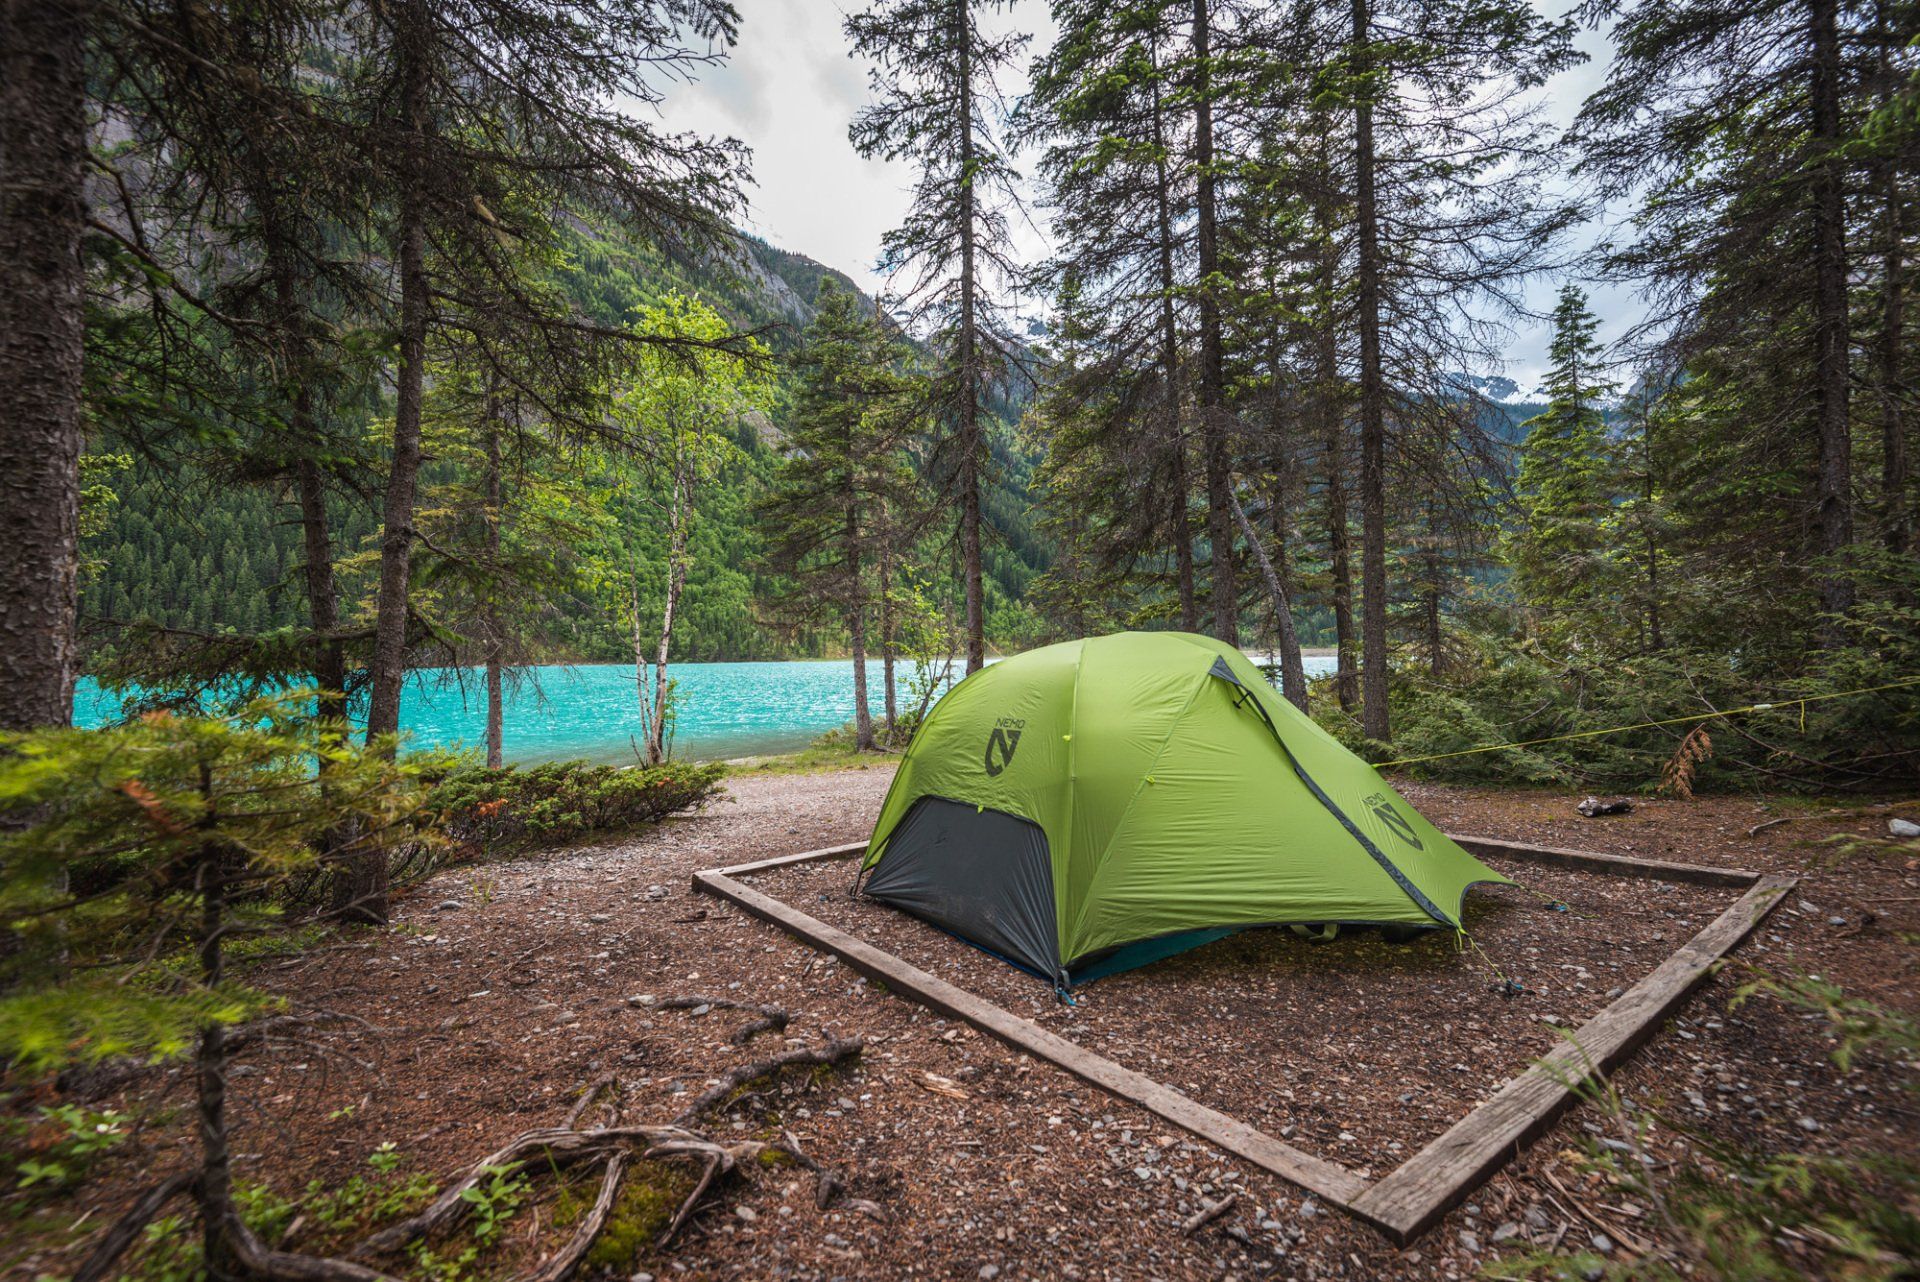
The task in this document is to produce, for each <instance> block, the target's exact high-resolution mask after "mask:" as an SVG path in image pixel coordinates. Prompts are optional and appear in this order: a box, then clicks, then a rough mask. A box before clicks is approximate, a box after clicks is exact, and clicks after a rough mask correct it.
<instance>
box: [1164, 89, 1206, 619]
mask: <svg viewBox="0 0 1920 1282" xmlns="http://www.w3.org/2000/svg"><path fill="white" fill-rule="evenodd" d="M1153 145H1154V151H1155V161H1154V198H1155V202H1156V207H1157V211H1158V219H1159V225H1158V226H1157V227H1156V228H1155V234H1156V236H1157V237H1158V239H1159V242H1160V245H1159V248H1160V381H1161V385H1162V388H1163V395H1164V396H1165V398H1166V416H1167V423H1166V427H1167V448H1168V451H1169V455H1168V457H1169V461H1170V462H1171V463H1172V473H1173V475H1172V489H1173V502H1172V503H1171V504H1170V505H1169V511H1168V514H1167V520H1168V525H1169V526H1170V529H1169V533H1170V534H1171V536H1172V539H1173V569H1174V580H1175V583H1176V585H1177V587H1178V590H1179V594H1180V630H1181V631H1182V632H1198V631H1199V630H1200V607H1199V605H1198V603H1197V602H1196V601H1195V600H1194V596H1193V531H1192V530H1191V529H1190V528H1189V527H1188V524H1187V500H1188V497H1189V496H1188V493H1187V487H1188V485H1189V482H1188V480H1187V439H1186V435H1185V433H1183V432H1182V431H1181V430H1180V327H1179V322H1178V321H1177V319H1176V318H1175V316H1174V311H1173V300H1174V296H1175V294H1176V293H1177V292H1178V290H1179V288H1180V284H1179V281H1178V279H1177V278H1176V277H1175V276H1174V273H1173V191H1172V184H1171V181H1170V180H1169V179H1168V177H1167V141H1166V117H1165V114H1164V113H1163V112H1162V111H1161V108H1160V82H1159V80H1158V79H1157V78H1156V79H1155V80H1154V82H1153Z"/></svg>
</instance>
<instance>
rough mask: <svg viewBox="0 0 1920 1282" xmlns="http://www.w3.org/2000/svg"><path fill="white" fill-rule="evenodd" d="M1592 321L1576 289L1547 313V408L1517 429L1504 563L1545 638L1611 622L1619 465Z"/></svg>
mask: <svg viewBox="0 0 1920 1282" xmlns="http://www.w3.org/2000/svg"><path fill="white" fill-rule="evenodd" d="M1597 326H1598V322H1597V321H1596V320H1595V319H1594V316H1593V313H1592V312H1591V311H1589V310H1588V308H1587V297H1586V294H1585V292H1584V291H1583V290H1581V288H1580V287H1579V286H1578V285H1572V284H1569V285H1565V286H1563V287H1562V288H1561V290H1560V300H1559V303H1558V305H1557V306H1556V307H1555V308H1554V312H1553V340H1552V344H1551V346H1550V348H1549V356H1550V359H1551V361H1552V365H1551V367H1550V368H1549V370H1548V373H1547V378H1546V385H1545V391H1546V393H1547V396H1548V403H1547V408H1546V410H1545V411H1544V412H1542V413H1540V414H1538V415H1535V416H1534V417H1533V418H1530V419H1528V420H1527V422H1526V423H1525V424H1524V426H1525V428H1526V433H1527V435H1526V439H1525V440H1524V441H1523V442H1522V443H1521V447H1520V468H1519V475H1518V478H1517V480H1516V483H1515V494H1516V500H1517V502H1518V505H1519V523H1518V526H1517V528H1516V529H1515V530H1514V531H1513V533H1512V535H1511V536H1510V539H1509V548H1508V554H1507V559H1508V561H1509V563H1510V564H1511V565H1512V566H1513V572H1514V587H1515V589H1516V591H1517V592H1518V593H1519V595H1520V598H1521V600H1522V601H1523V602H1524V603H1525V604H1526V605H1527V606H1528V607H1529V608H1530V609H1531V610H1532V611H1534V612H1535V613H1536V614H1537V615H1539V616H1542V618H1543V620H1544V625H1545V626H1544V628H1543V630H1544V631H1547V632H1549V633H1551V634H1555V635H1560V636H1568V637H1570V638H1572V639H1575V640H1578V639H1580V638H1581V637H1582V636H1583V635H1584V636H1585V638H1586V639H1587V641H1588V643H1589V644H1591V642H1592V641H1593V640H1594V639H1595V638H1594V635H1593V634H1594V630H1595V628H1596V626H1608V625H1613V624H1616V623H1617V620H1618V613H1619V606H1620V604H1621V601H1620V584H1619V583H1618V582H1617V579H1618V573H1617V572H1618V570H1619V562H1618V559H1617V558H1618V552H1617V549H1616V548H1615V547H1614V546H1613V544H1614V539H1613V531H1612V530H1611V529H1610V528H1609V522H1608V518H1609V517H1610V516H1611V514H1612V512H1613V508H1614V505H1615V503H1616V502H1617V501H1618V500H1619V498H1620V497H1621V496H1620V495H1619V494H1618V493H1617V490H1616V487H1617V485H1618V480H1619V477H1620V475H1621V467H1620V459H1619V457H1618V451H1617V449H1616V448H1615V445H1614V443H1613V442H1612V441H1611V440H1610V439H1609V437H1608V434H1607V424H1606V417H1605V413H1604V410H1603V408H1602V404H1601V402H1602V399H1603V398H1604V397H1605V396H1606V394H1607V392H1608V390H1609V389H1608V386H1607V384H1606V382H1605V380H1604V379H1603V377H1602V375H1601V372H1600V359H1601V348H1600V344H1599V342H1598V341H1597V340H1596V339H1595V337H1594V333H1595V330H1596V328H1597Z"/></svg>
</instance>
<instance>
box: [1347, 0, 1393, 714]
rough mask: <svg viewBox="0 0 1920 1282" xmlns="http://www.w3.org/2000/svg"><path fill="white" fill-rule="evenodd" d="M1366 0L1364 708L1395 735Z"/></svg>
mask: <svg viewBox="0 0 1920 1282" xmlns="http://www.w3.org/2000/svg"><path fill="white" fill-rule="evenodd" d="M1370 25H1371V24H1370V19H1369V16H1368V13H1367V0H1353V46H1354V75H1355V77H1356V79H1358V80H1359V82H1360V83H1361V84H1362V85H1363V86H1364V87H1363V88H1362V89H1361V91H1360V98H1359V100H1358V101H1357V102H1355V104H1354V109H1353V141H1354V165H1355V174H1354V176H1355V186H1354V196H1355V202H1354V203H1355V214H1356V221H1357V224H1358V225H1357V227H1356V228H1355V232H1356V236H1355V239H1356V242H1357V245H1356V248H1357V251H1358V252H1357V255H1356V262H1355V275H1356V278H1357V279H1356V281H1355V283H1356V285H1357V286H1358V295H1359V296H1358V298H1357V300H1356V305H1357V307H1358V309H1359V317H1360V593H1361V603H1360V604H1361V610H1362V618H1361V650H1362V656H1361V657H1362V663H1363V668H1362V671H1361V683H1360V684H1361V694H1362V707H1361V716H1360V724H1361V729H1362V731H1363V732H1364V733H1365V734H1366V736H1367V737H1368V738H1369V739H1377V740H1379V741H1381V742H1383V743H1384V742H1386V741H1388V740H1390V739H1391V738H1392V737H1393V730H1392V726H1391V725H1390V723H1389V721H1388V717H1387V406H1386V396H1387V394H1386V383H1385V379H1384V377H1383V375H1382V373H1381V368H1380V359H1381V358H1380V222H1379V208H1378V202H1377V197H1376V195H1375V192H1374V158H1373V102H1372V98H1371V95H1372V94H1373V92H1374V90H1373V88H1372V86H1371V84H1370V75H1371V73H1372V71H1373V55H1372V51H1371V49H1370V47H1369V44H1370V40H1371V31H1370Z"/></svg>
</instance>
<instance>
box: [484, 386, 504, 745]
mask: <svg viewBox="0 0 1920 1282" xmlns="http://www.w3.org/2000/svg"><path fill="white" fill-rule="evenodd" d="M486 414H487V427H486V431H487V478H486V486H487V512H486V549H487V576H486V583H485V587H484V589H483V590H484V591H485V592H486V597H485V599H484V601H483V603H482V605H481V607H480V630H481V633H482V635H484V636H485V637H486V642H487V769H489V770H498V769H500V767H501V766H502V765H504V764H505V763H506V751H505V749H506V742H505V740H506V709H505V708H504V707H503V705H502V699H501V694H502V691H501V672H500V659H501V653H502V651H503V650H505V648H506V637H505V636H504V635H503V632H504V630H503V629H502V627H501V625H500V610H499V607H498V605H497V604H496V600H497V598H496V596H495V594H496V593H497V592H498V591H499V588H500V582H499V577H498V576H499V574H500V504H501V494H500V419H499V416H498V406H497V405H496V403H495V401H494V398H493V397H491V396H489V397H487V408H486Z"/></svg>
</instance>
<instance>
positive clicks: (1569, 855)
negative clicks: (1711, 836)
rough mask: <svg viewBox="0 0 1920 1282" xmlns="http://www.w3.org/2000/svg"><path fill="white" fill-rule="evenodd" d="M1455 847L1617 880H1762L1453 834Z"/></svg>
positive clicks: (1740, 871)
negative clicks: (1623, 878) (1607, 876)
mask: <svg viewBox="0 0 1920 1282" xmlns="http://www.w3.org/2000/svg"><path fill="white" fill-rule="evenodd" d="M1447 836H1449V837H1451V838H1453V841H1454V844H1455V845H1457V846H1459V847H1460V848H1461V849H1463V850H1465V851H1466V852H1467V853H1468V854H1473V855H1491V856H1492V857H1493V858H1495V859H1517V860H1519V861H1520V862H1522V863H1529V864H1541V865H1544V866H1546V867H1550V868H1573V869H1577V870H1578V871H1580V872H1597V873H1605V874H1608V875H1609V876H1614V877H1650V878H1653V879H1655V880H1658V881H1680V882H1689V883H1691V884H1693V885H1696V886H1742V887H1744V886H1751V885H1752V884H1753V883H1754V882H1755V881H1757V880H1758V879H1759V877H1760V874H1759V873H1757V872H1752V871H1750V870H1748V869H1745V868H1715V867H1713V866H1712V865H1711V864H1680V863H1672V862H1670V861H1668V860H1665V859H1636V858H1633V857H1631V856H1628V855H1602V854H1598V853H1596V852H1594V851H1591V850H1565V849H1562V848H1561V847H1559V846H1535V845H1530V844H1528V843H1527V842H1524V841H1503V840H1501V839H1500V838H1498V837H1473V836H1468V835H1466V834H1463V833H1457V832H1450V833H1448V834H1447Z"/></svg>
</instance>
